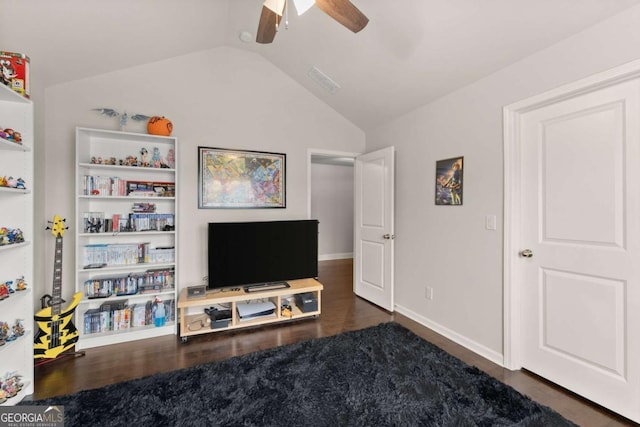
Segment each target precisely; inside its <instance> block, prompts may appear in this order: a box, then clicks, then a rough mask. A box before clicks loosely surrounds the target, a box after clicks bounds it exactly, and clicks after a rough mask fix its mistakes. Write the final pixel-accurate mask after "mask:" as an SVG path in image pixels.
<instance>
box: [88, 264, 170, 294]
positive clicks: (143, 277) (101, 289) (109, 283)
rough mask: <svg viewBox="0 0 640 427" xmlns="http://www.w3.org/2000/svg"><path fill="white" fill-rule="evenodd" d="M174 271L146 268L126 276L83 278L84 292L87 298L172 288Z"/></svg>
mask: <svg viewBox="0 0 640 427" xmlns="http://www.w3.org/2000/svg"><path fill="white" fill-rule="evenodd" d="M174 286H175V271H174V269H173V268H170V269H158V270H147V271H145V272H142V273H132V274H129V275H127V276H120V277H106V278H97V277H96V278H93V279H89V280H85V282H84V294H85V296H87V297H88V298H106V297H110V296H112V295H118V296H119V295H135V294H147V293H158V292H163V291H169V290H173V289H174Z"/></svg>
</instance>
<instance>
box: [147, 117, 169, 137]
mask: <svg viewBox="0 0 640 427" xmlns="http://www.w3.org/2000/svg"><path fill="white" fill-rule="evenodd" d="M147 132H149V133H150V134H151V135H160V136H171V132H173V123H171V120H169V119H167V118H166V117H164V116H162V117H160V116H153V117H151V118H150V119H149V122H148V123H147Z"/></svg>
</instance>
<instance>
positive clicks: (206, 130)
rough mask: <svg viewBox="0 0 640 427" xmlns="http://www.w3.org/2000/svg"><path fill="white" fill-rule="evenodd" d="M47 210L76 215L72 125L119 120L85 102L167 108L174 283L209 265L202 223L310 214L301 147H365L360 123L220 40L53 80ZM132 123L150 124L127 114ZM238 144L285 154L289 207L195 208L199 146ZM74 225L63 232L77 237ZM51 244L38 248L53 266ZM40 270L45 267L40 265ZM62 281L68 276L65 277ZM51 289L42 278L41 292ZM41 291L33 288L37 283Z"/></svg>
mask: <svg viewBox="0 0 640 427" xmlns="http://www.w3.org/2000/svg"><path fill="white" fill-rule="evenodd" d="M45 104H46V111H45V132H46V133H45V135H44V143H43V144H42V146H41V148H42V150H44V156H45V158H46V161H45V162H44V171H43V172H41V173H44V176H45V182H46V188H45V189H44V190H42V191H39V194H41V195H43V196H44V197H45V203H44V209H45V211H46V212H45V213H44V216H45V217H52V216H53V214H54V213H58V214H60V215H61V216H65V217H67V218H71V219H72V220H71V221H67V223H68V224H75V223H76V222H75V221H74V220H73V219H74V216H75V214H74V177H75V175H74V174H75V172H74V161H75V141H74V132H75V127H76V126H83V127H96V128H105V129H118V121H117V119H114V118H108V117H105V116H101V115H99V114H97V113H96V112H93V111H91V109H92V108H97V107H109V108H115V109H116V110H118V111H127V112H129V113H142V114H147V115H164V116H166V117H168V118H169V119H171V121H172V122H173V124H174V135H175V136H177V137H178V139H179V149H178V155H179V182H180V184H179V191H180V195H179V200H178V209H179V215H180V223H179V248H180V255H179V259H178V263H179V267H180V270H179V280H180V282H179V287H181V288H182V287H185V286H188V285H192V284H194V283H200V281H201V278H202V276H204V275H206V268H207V262H206V235H205V231H206V223H207V222H209V221H218V220H222V221H227V220H230V221H233V220H256V219H289V218H291V219H300V218H306V217H307V206H308V199H307V151H308V149H310V148H321V149H327V150H334V151H335V150H338V149H339V150H348V151H353V152H361V151H363V148H364V133H363V132H362V131H361V130H360V129H359V128H357V127H356V126H354V125H353V124H351V123H350V122H348V121H347V120H346V119H344V118H343V117H342V116H340V115H339V114H337V113H336V112H335V111H333V110H332V109H330V108H329V107H327V106H326V105H325V104H323V103H322V102H321V101H319V100H318V99H317V98H316V97H314V96H313V95H311V94H310V93H309V92H308V91H307V90H305V89H304V88H302V87H301V86H300V85H299V84H297V83H296V82H294V81H293V80H292V79H290V78H289V77H287V76H286V75H284V74H283V73H282V72H281V71H280V70H278V69H277V68H276V67H274V66H273V65H272V64H270V63H269V62H267V61H266V60H264V59H263V58H262V57H260V56H258V55H256V54H252V53H247V52H244V51H240V50H236V49H233V48H217V49H212V50H207V51H202V52H198V53H195V54H190V55H186V56H181V57H175V58H170V59H167V60H165V61H161V62H157V63H152V64H147V65H144V66H140V67H135V68H130V69H124V70H120V71H117V72H114V73H109V74H105V75H100V76H96V77H92V78H87V79H83V80H78V81H74V82H71V83H68V84H64V85H59V86H54V87H51V88H48V89H47V91H46V99H45ZM127 130H128V131H132V132H137V131H140V132H146V126H145V125H144V124H142V123H136V122H133V124H130V125H129V126H128V128H127ZM199 145H201V146H209V147H223V148H241V149H248V150H262V151H271V152H281V153H286V154H287V178H286V183H287V188H286V190H287V207H286V209H247V210H221V209H198V203H197V175H198V162H197V160H198V159H197V157H198V156H197V147H198V146H199ZM74 233H75V230H72V229H70V230H69V231H68V232H67V233H66V234H65V238H69V240H70V241H73V238H74ZM65 243H66V244H65V257H64V271H65V272H66V273H65V277H66V280H65V285H64V287H63V288H64V289H63V296H64V297H65V298H67V299H68V296H69V295H70V294H71V293H72V292H73V283H72V282H73V280H72V279H70V278H72V277H73V260H74V259H75V258H74V257H75V254H74V252H73V245H72V243H71V242H69V241H67V240H65ZM52 248H53V246H52V245H50V246H47V247H46V248H45V250H44V251H43V252H44V254H43V256H44V259H45V263H42V264H41V265H39V267H41V268H45V269H46V271H50V270H52V263H53V255H51V256H49V254H53V252H52V250H53V249H52ZM45 277H46V275H45ZM67 284H68V285H67ZM46 289H48V286H46V285H44V287H43V291H42V293H44V292H45V291H46ZM36 292H38V291H36Z"/></svg>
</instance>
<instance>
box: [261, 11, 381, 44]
mask: <svg viewBox="0 0 640 427" xmlns="http://www.w3.org/2000/svg"><path fill="white" fill-rule="evenodd" d="M287 3H288V0H265V2H264V5H263V6H262V14H261V15H260V22H259V23H258V33H257V35H256V42H258V43H263V44H266V43H271V42H273V39H274V38H275V37H276V32H277V31H278V26H279V25H280V21H281V20H282V15H283V14H284V11H285V5H286V4H287ZM293 3H294V5H295V7H296V10H297V11H298V15H302V14H303V13H304V12H306V11H307V10H308V9H309V8H311V6H313V5H314V4H315V5H316V6H318V8H319V9H320V10H322V11H323V12H324V13H326V14H327V15H329V16H330V17H332V18H333V19H335V20H336V21H338V22H339V23H340V24H342V25H344V26H345V27H347V28H348V29H350V30H351V31H353V32H354V33H357V32H358V31H360V30H362V29H363V28H364V27H366V26H367V23H368V22H369V18H367V17H366V16H365V15H364V14H363V13H362V12H360V10H358V8H357V7H355V6H354V5H353V3H351V2H350V1H349V0H315V1H314V0H293Z"/></svg>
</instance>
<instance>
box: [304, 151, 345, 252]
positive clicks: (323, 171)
mask: <svg viewBox="0 0 640 427" xmlns="http://www.w3.org/2000/svg"><path fill="white" fill-rule="evenodd" d="M353 172H354V169H353V166H351V165H346V166H345V165H331V164H322V163H311V217H312V218H317V219H318V220H319V221H320V226H319V230H320V235H319V240H318V255H319V258H320V259H321V260H324V259H339V258H350V257H351V256H353V205H354V200H353Z"/></svg>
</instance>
